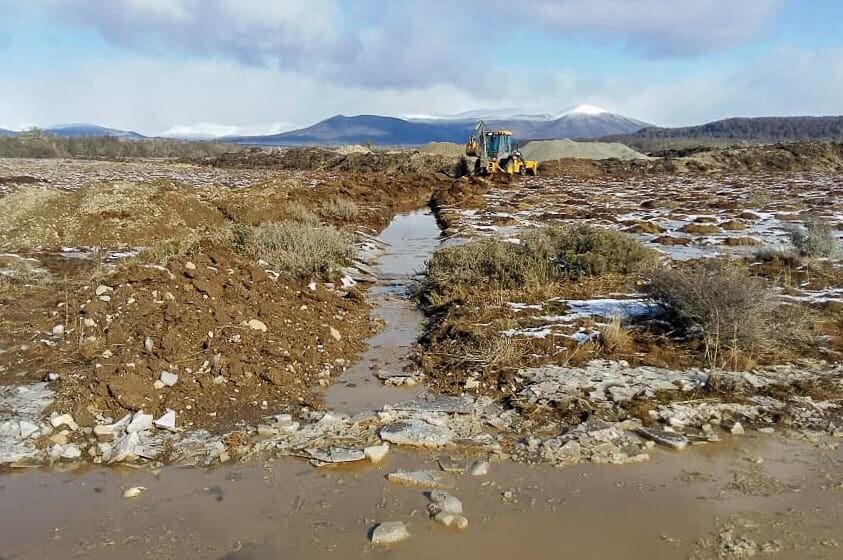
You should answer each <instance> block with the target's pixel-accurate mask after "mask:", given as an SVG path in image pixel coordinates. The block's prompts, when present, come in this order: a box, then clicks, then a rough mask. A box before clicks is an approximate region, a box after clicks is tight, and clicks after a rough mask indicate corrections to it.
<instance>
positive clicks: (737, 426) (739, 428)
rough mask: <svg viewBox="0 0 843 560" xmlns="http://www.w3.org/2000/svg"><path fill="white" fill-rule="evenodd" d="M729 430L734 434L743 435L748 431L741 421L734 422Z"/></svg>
mask: <svg viewBox="0 0 843 560" xmlns="http://www.w3.org/2000/svg"><path fill="white" fill-rule="evenodd" d="M729 432H731V434H732V435H734V436H742V435H744V434H745V433H746V430H744V428H743V424H741V423H740V422H735V423H734V424H732V427H731V428H729Z"/></svg>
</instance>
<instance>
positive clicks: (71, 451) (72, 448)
mask: <svg viewBox="0 0 843 560" xmlns="http://www.w3.org/2000/svg"><path fill="white" fill-rule="evenodd" d="M81 456H82V450H81V449H79V446H78V445H76V444H75V443H69V444H67V445H65V446H63V447H62V449H61V458H62V459H68V460H73V459H78V458H79V457H81Z"/></svg>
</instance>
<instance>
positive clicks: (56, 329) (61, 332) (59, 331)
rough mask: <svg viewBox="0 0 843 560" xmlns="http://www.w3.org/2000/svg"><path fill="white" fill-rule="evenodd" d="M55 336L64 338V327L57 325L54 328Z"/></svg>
mask: <svg viewBox="0 0 843 560" xmlns="http://www.w3.org/2000/svg"><path fill="white" fill-rule="evenodd" d="M53 336H55V337H56V338H58V337H60V336H64V325H56V326H55V327H53Z"/></svg>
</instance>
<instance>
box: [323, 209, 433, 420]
mask: <svg viewBox="0 0 843 560" xmlns="http://www.w3.org/2000/svg"><path fill="white" fill-rule="evenodd" d="M439 235H440V231H439V226H438V225H437V224H436V218H434V216H433V214H432V213H431V212H430V210H421V211H417V212H412V213H409V214H399V215H398V216H396V217H395V218H394V219H393V220H392V222H391V223H390V224H389V226H388V227H387V228H386V229H385V230H384V231H383V232H382V233H381V235H380V236H379V237H378V240H379V241H380V242H382V243H383V244H384V246H385V250H384V252H383V253H382V254H381V255H379V257H378V259H377V262H376V263H375V266H374V269H375V272H376V274H377V278H378V280H377V283H376V284H375V285H374V286H373V287H372V288H371V289H370V290H369V293H368V294H369V298H370V300H371V301H372V304H373V306H374V309H373V311H372V315H373V317H374V318H376V319H379V320H382V321H383V322H384V323H385V325H384V328H383V330H382V331H381V332H380V333H378V334H377V335H376V336H375V337H373V338H372V339H371V340H370V341H369V348H368V350H367V351H366V352H365V353H364V354H363V357H362V359H361V360H360V361H359V362H358V363H357V364H355V365H354V366H352V367H351V368H349V369H348V371H346V372H345V373H344V374H343V375H342V377H340V379H339V382H338V383H335V384H334V385H332V386H331V387H330V388H329V389H328V391H327V392H326V395H325V400H326V404H327V406H328V408H330V409H332V410H336V411H339V412H345V413H350V414H354V413H356V412H362V411H368V410H375V409H378V408H380V407H381V406H383V405H384V404H391V403H396V402H399V401H402V400H406V399H408V398H412V397H413V396H414V395H415V394H416V393H417V392H418V388H415V389H408V388H398V387H390V386H386V385H384V384H383V383H382V382H381V381H380V380H379V379H378V378H377V377H376V376H375V374H376V373H377V372H378V371H386V372H391V373H396V372H401V371H403V370H404V368H405V367H407V366H408V364H407V362H406V356H407V352H408V350H409V349H410V346H411V345H412V344H413V343H414V342H415V341H416V340H417V338H418V336H419V334H420V329H421V325H422V321H423V320H424V317H423V315H422V314H421V312H420V311H419V310H418V309H417V307H416V306H415V305H414V304H413V303H412V302H411V301H410V297H409V294H408V289H409V286H410V283H411V282H412V280H413V277H414V275H415V274H416V273H418V272H419V271H421V270H422V269H423V268H424V264H425V261H426V260H427V259H429V258H430V255H431V254H432V253H433V251H434V250H435V249H436V247H438V246H439Z"/></svg>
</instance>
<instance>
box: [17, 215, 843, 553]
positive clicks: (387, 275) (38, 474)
mask: <svg viewBox="0 0 843 560" xmlns="http://www.w3.org/2000/svg"><path fill="white" fill-rule="evenodd" d="M438 233H439V232H438V229H436V224H435V222H434V221H433V218H432V217H431V216H430V215H429V214H427V213H425V212H419V213H414V214H408V215H405V216H399V217H398V218H396V220H395V221H394V222H393V224H392V225H391V226H390V227H389V228H387V230H385V231H384V233H383V234H382V237H381V239H382V241H384V242H386V243H387V244H388V247H387V249H386V251H385V252H384V253H383V254H382V255H381V257H380V259H379V261H378V263H377V266H376V269H377V273H378V276H379V281H378V284H377V285H376V286H375V287H374V288H373V289H372V292H371V296H372V297H373V298H374V302H375V309H374V311H373V313H375V315H376V316H378V317H380V318H382V319H384V320H385V321H386V327H385V329H384V330H383V331H382V332H381V333H380V334H378V335H377V336H376V337H374V338H373V339H372V340H371V342H370V349H369V351H368V352H367V353H366V355H365V356H364V357H363V360H362V361H361V363H360V364H358V365H357V366H355V367H353V368H350V369H349V370H348V371H347V372H346V373H345V375H344V376H343V377H342V379H341V381H340V383H339V384H337V385H336V386H334V387H333V388H331V389H330V390H329V391H328V392H327V399H328V402H329V405H330V406H332V407H333V408H335V409H338V410H342V411H346V412H357V411H361V410H368V409H373V408H377V407H379V406H381V405H382V404H384V403H386V402H392V401H397V400H402V399H405V398H408V397H410V396H413V395H414V394H415V392H416V391H417V390H418V389H396V388H385V387H383V386H382V385H381V384H380V382H379V381H377V380H376V379H375V378H374V376H373V375H372V371H373V370H377V369H386V370H391V371H397V370H398V369H400V368H403V366H404V357H405V354H406V351H407V349H408V347H409V346H410V345H411V344H412V342H413V341H414V340H415V339H416V337H417V335H418V328H419V324H420V321H421V316H420V315H419V314H418V312H417V311H416V310H415V308H414V307H413V306H412V305H411V303H410V302H409V301H408V299H407V297H406V287H407V285H408V282H409V280H410V276H411V274H412V272H413V271H414V270H418V269H419V268H421V266H422V264H423V261H424V260H425V259H426V258H427V257H428V256H429V254H430V252H431V251H432V250H433V249H434V248H435V247H436V245H437V243H438ZM436 458H437V453H436V452H429V453H415V452H409V451H405V450H393V452H391V453H390V455H389V457H388V458H387V460H386V461H385V462H384V463H383V464H380V465H377V466H371V465H368V464H366V465H361V466H355V467H352V468H333V467H329V468H323V469H315V468H313V467H311V466H309V465H308V464H307V463H304V462H302V461H300V460H296V459H291V458H285V459H274V460H273V459H263V460H255V461H253V462H250V463H247V464H243V465H233V466H225V467H219V468H215V469H212V470H200V469H184V468H177V467H167V468H164V469H162V470H160V471H158V472H149V471H148V470H134V469H123V470H116V469H106V468H95V469H90V470H87V471H75V472H58V471H52V472H50V471H40V470H25V471H20V472H16V473H11V474H2V475H0V559H4V560H10V559H22V560H29V559H33V560H35V559H44V558H49V559H52V558H57V559H64V558H91V559H110V558H121V559H123V560H133V559H148V558H199V559H223V558H225V559H228V560H237V559H239V560H270V559H280V558H291V559H299V558H302V559H304V558H308V559H311V558H313V559H319V558H326V559H327V558H333V559H346V558H348V559H352V558H373V559H381V558H384V559H386V558H389V559H395V560H421V559H428V558H453V557H459V558H461V559H463V560H480V559H483V560H494V559H497V558H506V559H510V558H578V559H595V560H597V559H605V558H619V559H621V558H622V559H648V560H652V559H674V558H700V559H701V558H718V557H724V558H741V557H747V556H746V554H744V556H740V555H738V553H740V551H741V550H742V549H741V547H742V546H743V547H746V546H749V545H748V544H747V543H751V544H752V546H754V547H755V548H754V549H753V550H756V552H758V551H760V550H762V548H766V549H767V550H771V551H773V550H775V551H777V552H775V553H773V554H772V556H769V557H771V558H787V559H802V558H827V559H840V558H843V552H842V551H843V548H839V547H840V546H843V537H841V527H843V451H841V450H840V449H839V448H838V449H832V448H820V447H817V446H815V445H812V444H807V443H800V442H795V441H793V440H789V441H786V440H784V439H783V438H781V437H780V436H760V435H748V436H745V437H742V438H727V439H726V441H724V442H722V443H719V444H710V445H705V446H694V447H692V448H690V449H688V450H686V451H684V452H681V453H679V452H667V451H662V450H654V452H653V459H652V460H651V461H650V462H648V463H644V464H637V465H627V466H600V465H580V466H577V467H572V468H567V469H563V470H558V469H554V468H552V467H546V466H528V465H521V464H513V463H508V462H503V463H495V464H493V465H492V467H491V470H490V473H489V475H488V476H485V477H481V478H475V477H470V476H463V477H456V478H454V479H453V484H454V487H453V489H452V490H451V491H452V493H454V494H455V495H456V496H458V497H459V498H460V499H461V500H462V502H463V504H464V508H465V514H466V516H467V517H468V518H469V520H470V522H471V526H470V528H469V529H468V531H466V532H462V533H456V532H452V531H449V530H445V529H443V528H441V527H439V526H437V525H434V524H433V523H432V522H431V521H430V520H428V519H427V517H426V515H425V514H424V509H425V507H426V505H427V498H426V497H425V495H424V492H423V491H422V490H420V489H416V488H408V487H399V486H395V485H392V484H390V483H388V482H387V481H386V478H385V477H386V474H387V473H389V472H392V471H394V470H397V469H413V470H414V469H424V468H429V469H436V468H437V463H436ZM483 458H485V457H476V456H460V455H457V459H458V460H462V461H464V462H465V463H466V464H468V463H470V462H471V461H473V460H476V459H483ZM132 486H144V487H146V488H147V490H146V491H145V492H144V493H143V494H141V495H140V496H139V497H137V498H134V499H131V500H127V499H124V498H122V496H121V494H122V491H123V489H125V488H128V487H132ZM394 520H395V521H398V520H400V521H404V522H405V523H407V524H408V526H409V529H410V532H411V534H412V537H411V538H410V540H409V541H407V542H405V543H402V544H400V545H398V546H396V547H395V548H393V549H388V550H382V549H376V548H374V547H373V546H372V545H371V544H370V542H369V540H368V535H369V533H370V531H371V529H372V527H373V526H374V525H375V524H376V523H379V522H381V521H394ZM724 551H725V552H728V553H729V554H731V556H729V555H722V554H721V553H724ZM736 551H737V552H736ZM757 556H762V557H767V556H766V555H762V554H761V553H760V552H758V554H757Z"/></svg>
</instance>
